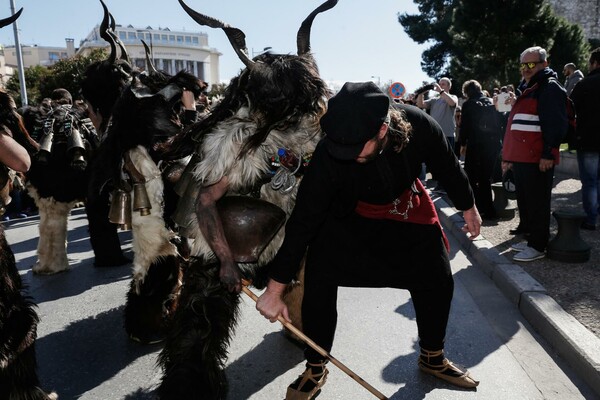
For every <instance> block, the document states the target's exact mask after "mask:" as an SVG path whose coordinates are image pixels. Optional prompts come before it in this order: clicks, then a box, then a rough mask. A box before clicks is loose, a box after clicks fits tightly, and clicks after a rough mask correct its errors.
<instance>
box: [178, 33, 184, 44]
mask: <svg viewBox="0 0 600 400" xmlns="http://www.w3.org/2000/svg"><path fill="white" fill-rule="evenodd" d="M177 43H183V36H181V35H177Z"/></svg>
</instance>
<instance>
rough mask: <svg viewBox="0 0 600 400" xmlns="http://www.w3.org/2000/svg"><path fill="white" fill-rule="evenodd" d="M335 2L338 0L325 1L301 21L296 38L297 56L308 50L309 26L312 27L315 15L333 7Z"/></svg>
mask: <svg viewBox="0 0 600 400" xmlns="http://www.w3.org/2000/svg"><path fill="white" fill-rule="evenodd" d="M337 3H338V0H327V1H326V2H325V3H323V4H321V5H320V6H319V7H317V8H316V9H315V10H314V11H313V12H311V13H310V15H309V16H308V17H306V19H305V20H304V21H303V22H302V25H300V29H299V30H298V36H297V38H296V43H297V46H298V55H299V56H301V55H304V54H306V53H308V52H310V28H311V27H312V23H313V21H314V19H315V17H316V16H317V15H318V14H320V13H322V12H323V11H327V10H329V9H331V8H333V7H335V5H336V4H337Z"/></svg>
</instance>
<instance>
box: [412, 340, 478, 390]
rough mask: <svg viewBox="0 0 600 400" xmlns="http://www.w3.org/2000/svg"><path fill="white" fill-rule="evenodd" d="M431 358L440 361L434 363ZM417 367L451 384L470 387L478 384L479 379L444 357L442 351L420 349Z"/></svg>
mask: <svg viewBox="0 0 600 400" xmlns="http://www.w3.org/2000/svg"><path fill="white" fill-rule="evenodd" d="M432 358H438V359H440V358H441V363H439V362H438V361H437V360H436V361H435V363H434V364H432V363H431V361H432V360H431V359H432ZM419 369H420V370H421V371H423V372H425V373H426V374H429V375H433V376H435V377H436V378H440V379H443V380H445V381H446V382H448V383H451V384H453V385H456V386H459V387H462V388H467V389H472V388H475V387H477V385H479V381H476V380H475V379H473V378H472V377H471V375H470V373H469V371H467V370H466V369H465V368H462V367H459V366H457V365H455V364H454V363H453V362H452V361H450V360H448V359H447V358H446V357H444V351H443V350H438V351H428V350H424V349H421V356H420V357H419Z"/></svg>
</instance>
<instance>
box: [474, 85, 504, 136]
mask: <svg viewBox="0 0 600 400" xmlns="http://www.w3.org/2000/svg"><path fill="white" fill-rule="evenodd" d="M475 104H476V105H477V106H478V116H477V117H476V118H477V122H476V125H475V129H476V130H477V131H478V132H479V134H478V135H477V136H478V137H481V138H483V139H484V140H485V142H487V143H490V144H500V145H501V144H502V139H503V137H504V127H503V123H502V114H501V113H499V112H498V110H496V107H495V106H494V103H493V102H492V100H491V99H489V98H487V97H486V98H483V99H481V100H477V101H476V102H475Z"/></svg>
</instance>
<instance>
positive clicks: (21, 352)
mask: <svg viewBox="0 0 600 400" xmlns="http://www.w3.org/2000/svg"><path fill="white" fill-rule="evenodd" d="M23 289H24V288H23V284H22V281H21V277H20V275H19V271H18V270H17V265H16V263H15V257H14V255H13V252H12V250H11V249H10V247H9V246H8V243H7V242H6V239H5V237H4V230H3V229H2V228H1V227H0V400H50V399H56V395H55V394H54V393H51V394H46V392H44V391H43V390H42V389H40V388H39V380H38V376H37V372H36V356H35V339H36V336H37V324H38V321H39V319H38V316H37V313H36V312H35V310H34V307H35V304H34V303H33V302H32V301H31V300H30V299H29V298H28V297H26V296H24V295H23V294H22V291H23Z"/></svg>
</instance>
